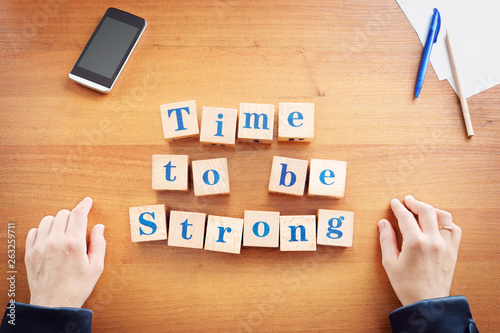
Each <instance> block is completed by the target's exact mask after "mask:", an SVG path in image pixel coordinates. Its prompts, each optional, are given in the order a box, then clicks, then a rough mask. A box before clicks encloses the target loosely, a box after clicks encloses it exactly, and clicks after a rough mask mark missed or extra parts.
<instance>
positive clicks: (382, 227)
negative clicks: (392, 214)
mask: <svg viewBox="0 0 500 333" xmlns="http://www.w3.org/2000/svg"><path fill="white" fill-rule="evenodd" d="M384 229H385V222H384V221H383V220H380V221H378V231H379V232H382V231H384Z"/></svg>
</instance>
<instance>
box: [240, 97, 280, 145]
mask: <svg viewBox="0 0 500 333" xmlns="http://www.w3.org/2000/svg"><path fill="white" fill-rule="evenodd" d="M273 132H274V105H273V104H255V103H241V104H240V120H239V125H238V141H240V142H260V143H267V144H270V143H271V142H273V134H274V133H273Z"/></svg>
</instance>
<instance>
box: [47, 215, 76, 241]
mask: <svg viewBox="0 0 500 333" xmlns="http://www.w3.org/2000/svg"><path fill="white" fill-rule="evenodd" d="M70 214H71V212H70V211H69V210H67V209H63V210H60V211H59V213H57V215H56V217H55V218H54V221H53V222H52V228H51V229H50V234H51V235H55V236H60V235H62V234H64V233H65V232H66V227H67V226H68V219H69V215H70Z"/></svg>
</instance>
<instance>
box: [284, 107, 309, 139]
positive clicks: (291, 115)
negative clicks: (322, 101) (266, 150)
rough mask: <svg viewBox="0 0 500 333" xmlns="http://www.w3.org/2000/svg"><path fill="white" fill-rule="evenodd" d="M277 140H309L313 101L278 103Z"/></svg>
mask: <svg viewBox="0 0 500 333" xmlns="http://www.w3.org/2000/svg"><path fill="white" fill-rule="evenodd" d="M278 121H279V126H278V141H294V142H311V141H312V139H313V138H314V103H280V106H279V120H278Z"/></svg>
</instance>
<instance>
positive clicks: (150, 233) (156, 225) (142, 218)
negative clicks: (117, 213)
mask: <svg viewBox="0 0 500 333" xmlns="http://www.w3.org/2000/svg"><path fill="white" fill-rule="evenodd" d="M129 217H130V234H131V236H132V242H147V241H154V240H164V239H167V219H166V216H165V205H151V206H140V207H130V208H129Z"/></svg>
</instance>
